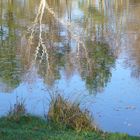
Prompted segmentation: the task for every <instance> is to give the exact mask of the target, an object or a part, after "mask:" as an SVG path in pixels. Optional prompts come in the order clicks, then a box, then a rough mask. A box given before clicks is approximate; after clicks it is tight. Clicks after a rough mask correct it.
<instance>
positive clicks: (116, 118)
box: [0, 0, 140, 135]
mask: <svg viewBox="0 0 140 140" xmlns="http://www.w3.org/2000/svg"><path fill="white" fill-rule="evenodd" d="M139 13H140V0H102V1H100V0H63V1H61V0H47V2H46V1H45V0H1V1H0V115H1V116H2V115H5V114H6V113H7V111H8V110H9V108H10V106H12V105H13V104H14V103H15V102H16V100H17V98H18V100H19V99H24V100H25V103H26V107H27V109H28V112H30V113H33V114H35V115H41V116H42V115H43V114H44V113H47V110H48V107H49V106H48V104H49V99H50V96H49V95H50V93H48V90H49V91H51V93H52V94H55V93H56V92H55V91H57V92H59V93H61V94H62V95H63V97H64V98H66V99H69V101H70V102H78V103H80V105H81V109H88V110H89V111H90V113H91V115H92V116H93V118H94V121H95V123H96V124H97V126H98V127H99V128H101V129H102V130H104V131H111V132H123V133H128V134H130V135H140V123H139V122H140V14H139Z"/></svg>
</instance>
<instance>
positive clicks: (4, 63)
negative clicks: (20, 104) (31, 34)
mask: <svg viewBox="0 0 140 140" xmlns="http://www.w3.org/2000/svg"><path fill="white" fill-rule="evenodd" d="M12 7H13V1H8V7H7V12H6V13H3V10H2V8H3V7H2V3H1V21H2V17H3V16H4V14H5V15H6V19H5V23H4V24H2V25H1V31H2V32H3V34H2V35H1V39H0V46H1V47H0V79H1V81H2V82H4V83H5V84H7V87H9V88H8V89H11V88H12V89H13V88H15V87H17V86H18V85H19V83H20V74H21V72H20V62H19V60H18V58H17V56H16V46H15V44H16V40H17V38H16V35H17V33H16V27H15V26H16V25H15V21H14V14H13V9H12Z"/></svg>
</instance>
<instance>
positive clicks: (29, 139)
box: [0, 96, 139, 140]
mask: <svg viewBox="0 0 140 140" xmlns="http://www.w3.org/2000/svg"><path fill="white" fill-rule="evenodd" d="M25 110H26V109H25V105H24V103H23V102H17V103H16V104H15V105H14V108H13V109H12V110H10V113H8V116H6V117H2V118H0V140H66V139H67V140H85V139H86V140H139V138H138V137H131V136H128V135H125V134H112V133H104V132H101V131H99V130H98V131H97V130H95V129H94V127H93V126H92V125H91V121H90V119H89V118H88V117H89V116H87V113H86V112H81V111H80V108H79V106H75V105H72V104H70V103H68V102H67V101H65V100H63V99H62V97H61V96H58V97H57V98H56V99H54V100H53V101H52V102H51V104H50V109H49V114H48V118H49V119H48V120H45V119H43V118H39V117H35V116H32V115H30V114H27V112H25ZM68 118H69V119H68ZM70 118H71V119H70ZM77 130H80V131H77Z"/></svg>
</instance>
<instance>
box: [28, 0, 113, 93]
mask: <svg viewBox="0 0 140 140" xmlns="http://www.w3.org/2000/svg"><path fill="white" fill-rule="evenodd" d="M54 3H55V2H54V1H53V3H52V5H51V3H50V1H49V2H48V3H47V1H45V0H41V1H40V6H39V9H38V13H37V16H36V18H35V21H34V24H33V26H31V27H30V28H29V30H30V32H31V34H30V37H29V40H28V41H29V42H34V48H35V60H36V65H37V67H38V73H39V74H40V75H42V77H43V78H44V81H45V82H46V83H47V84H48V85H50V86H53V85H54V83H55V81H56V80H59V79H60V78H61V72H62V71H63V72H64V73H66V75H67V77H70V76H71V75H72V74H73V73H74V71H76V70H78V72H79V74H80V75H81V77H82V79H83V80H84V81H85V83H86V85H87V88H88V89H89V90H90V91H91V92H92V93H93V92H99V91H101V90H102V89H103V88H104V87H105V86H106V84H107V82H108V81H109V78H110V77H111V72H110V70H111V67H112V66H113V64H114V62H115V57H114V54H113V52H112V50H111V48H110V46H109V45H108V44H107V43H104V42H105V41H100V39H102V38H103V36H102V35H101V36H99V35H98V34H97V33H96V31H95V30H94V28H93V30H91V31H90V32H88V31H89V29H92V26H91V22H87V21H84V22H83V23H81V24H79V25H75V23H73V22H72V21H70V20H67V21H64V20H62V19H61V18H60V15H61V16H63V14H62V13H63V12H62V13H61V11H63V10H62V9H61V11H59V12H60V13H59V12H58V13H57V14H56V13H55V11H54V10H52V9H51V8H50V7H53V9H56V8H55V6H58V7H59V4H58V5H55V6H54V5H53V4H54ZM65 4H67V3H64V2H63V4H61V5H63V8H64V9H66V7H67V6H70V4H69V5H65ZM64 6H66V7H64ZM70 7H71V6H70ZM69 9H70V8H69ZM70 11H71V10H70ZM44 13H46V14H45V15H47V17H46V18H43V17H44ZM58 15H59V16H58ZM70 15H71V14H70ZM68 17H70V16H68ZM85 19H86V18H85ZM87 20H89V19H88V18H87ZM85 23H87V24H85ZM93 24H94V23H93ZM73 25H75V28H73ZM76 28H77V30H78V29H79V32H76V31H75V29H76ZM89 36H91V38H90V37H89ZM97 36H98V37H97ZM92 37H93V38H94V39H93V38H92ZM97 38H98V39H97ZM35 42H36V43H35Z"/></svg>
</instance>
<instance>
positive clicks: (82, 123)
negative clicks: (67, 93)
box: [47, 95, 95, 132]
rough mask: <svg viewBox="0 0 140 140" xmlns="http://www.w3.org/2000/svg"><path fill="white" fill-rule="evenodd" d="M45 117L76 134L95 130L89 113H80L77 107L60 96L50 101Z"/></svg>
mask: <svg viewBox="0 0 140 140" xmlns="http://www.w3.org/2000/svg"><path fill="white" fill-rule="evenodd" d="M47 117H48V120H49V121H51V122H54V123H57V124H58V123H59V124H63V126H64V125H65V126H67V127H70V128H72V129H74V130H76V131H78V132H80V131H83V130H84V131H88V130H90V131H91V130H95V127H94V126H93V125H92V121H91V119H90V118H89V112H88V111H84V112H82V111H81V110H80V107H79V105H76V104H70V103H69V102H68V101H67V100H64V99H63V98H62V97H61V96H60V95H58V96H57V97H56V98H55V99H54V98H53V99H52V101H51V103H50V108H49V112H48V116H47Z"/></svg>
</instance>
